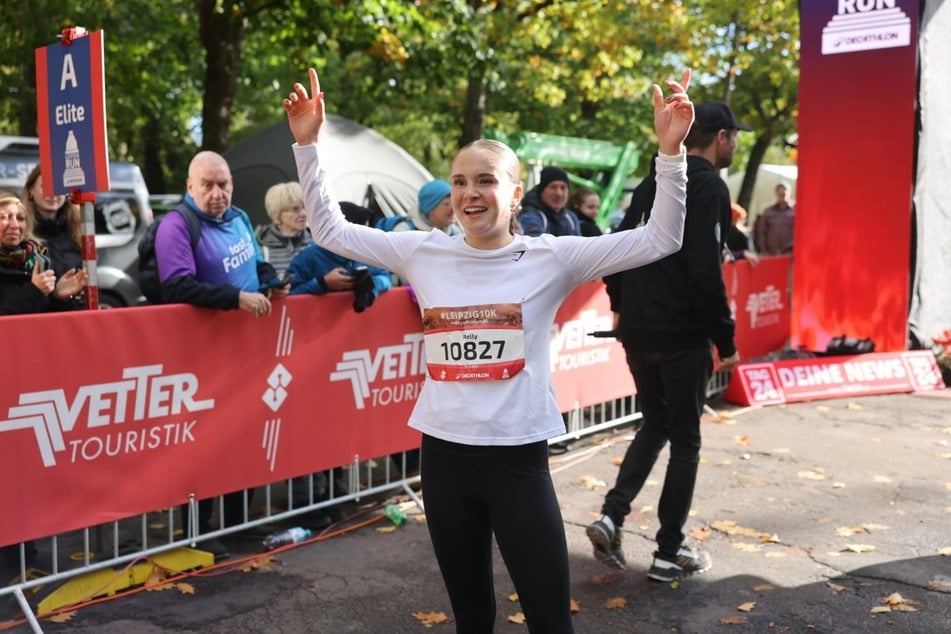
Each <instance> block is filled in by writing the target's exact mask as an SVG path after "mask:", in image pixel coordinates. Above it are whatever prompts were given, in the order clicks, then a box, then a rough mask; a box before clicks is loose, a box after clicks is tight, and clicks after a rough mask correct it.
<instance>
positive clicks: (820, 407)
mask: <svg viewBox="0 0 951 634" xmlns="http://www.w3.org/2000/svg"><path fill="white" fill-rule="evenodd" d="M816 411H817V412H828V411H829V408H828V407H826V406H825V405H816Z"/></svg>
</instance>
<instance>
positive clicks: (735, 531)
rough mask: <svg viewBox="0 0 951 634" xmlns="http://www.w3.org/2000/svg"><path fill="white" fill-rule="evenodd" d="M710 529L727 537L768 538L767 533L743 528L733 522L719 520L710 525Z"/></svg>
mask: <svg viewBox="0 0 951 634" xmlns="http://www.w3.org/2000/svg"><path fill="white" fill-rule="evenodd" d="M710 527H711V528H713V529H714V530H718V531H720V532H721V533H726V534H727V535H742V536H744V537H756V538H762V537H769V533H764V532H763V531H758V530H755V529H752V528H744V527H743V526H739V525H738V524H737V523H736V522H734V521H733V520H719V521H716V522H713V523H712V524H710Z"/></svg>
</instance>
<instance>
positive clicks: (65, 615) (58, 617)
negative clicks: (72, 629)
mask: <svg viewBox="0 0 951 634" xmlns="http://www.w3.org/2000/svg"><path fill="white" fill-rule="evenodd" d="M74 616H76V610H71V611H69V612H60V613H59V614H54V615H53V616H51V617H49V618H48V619H47V620H48V621H52V622H53V623H65V622H67V621H69V620H70V619H72V618H73V617H74Z"/></svg>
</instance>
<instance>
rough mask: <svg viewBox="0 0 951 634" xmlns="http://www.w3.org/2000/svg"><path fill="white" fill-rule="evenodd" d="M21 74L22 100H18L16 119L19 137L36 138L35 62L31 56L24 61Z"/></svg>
mask: <svg viewBox="0 0 951 634" xmlns="http://www.w3.org/2000/svg"><path fill="white" fill-rule="evenodd" d="M20 72H22V73H23V78H22V81H21V82H20V91H21V93H22V95H23V96H22V98H20V100H19V106H18V113H17V118H18V119H19V121H18V127H19V135H20V136H37V114H36V88H35V86H36V60H34V59H33V55H30V56H29V59H28V60H26V61H24V63H23V67H22V69H21V71H20Z"/></svg>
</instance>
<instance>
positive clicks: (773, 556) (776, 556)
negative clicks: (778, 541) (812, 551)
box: [763, 550, 789, 559]
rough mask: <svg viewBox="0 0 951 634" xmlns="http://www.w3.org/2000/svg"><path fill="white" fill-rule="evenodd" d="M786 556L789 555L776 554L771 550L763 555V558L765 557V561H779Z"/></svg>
mask: <svg viewBox="0 0 951 634" xmlns="http://www.w3.org/2000/svg"><path fill="white" fill-rule="evenodd" d="M787 554H789V553H782V552H780V553H778V552H776V551H773V550H771V551H769V552H768V553H763V557H766V558H767V559H781V558H782V557H785V556H786V555H787Z"/></svg>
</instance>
